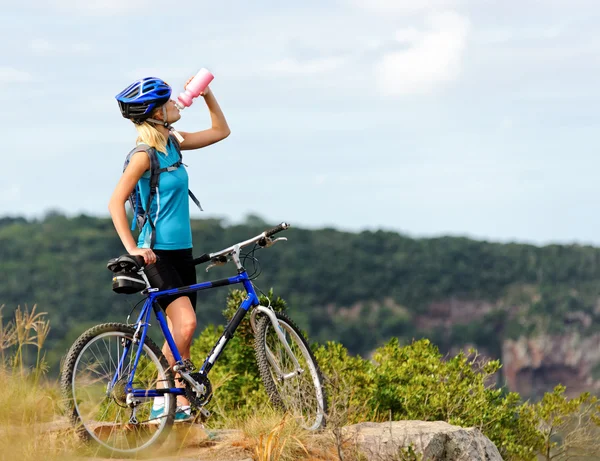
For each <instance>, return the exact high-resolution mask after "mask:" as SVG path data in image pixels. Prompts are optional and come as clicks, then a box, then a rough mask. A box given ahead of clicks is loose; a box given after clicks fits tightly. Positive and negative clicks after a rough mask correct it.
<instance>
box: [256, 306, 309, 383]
mask: <svg viewBox="0 0 600 461" xmlns="http://www.w3.org/2000/svg"><path fill="white" fill-rule="evenodd" d="M259 312H260V313H262V314H265V315H266V316H267V317H268V318H269V320H270V321H271V323H272V324H273V329H274V330H275V333H276V334H277V337H278V338H279V341H281V343H282V344H283V347H284V348H285V351H286V352H287V354H288V355H289V357H290V358H291V359H292V362H293V363H294V366H295V367H296V368H295V370H294V371H292V372H291V373H287V374H284V373H283V371H282V370H281V368H280V367H279V365H278V364H277V361H276V360H275V357H274V356H273V353H272V352H271V350H270V349H269V347H268V346H267V345H266V344H265V350H266V352H267V360H268V361H269V363H270V364H271V366H272V367H273V368H274V369H275V372H276V373H277V376H279V379H281V381H285V380H286V379H289V378H293V377H294V376H297V375H300V374H302V373H304V370H303V369H302V367H301V366H300V363H299V362H298V359H297V358H296V356H295V355H294V353H293V352H292V349H291V348H290V345H289V344H288V342H287V339H286V338H285V334H284V333H283V331H282V329H281V327H280V326H279V320H278V319H277V316H276V315H275V312H274V311H273V309H271V308H268V307H265V306H256V307H255V308H254V310H253V311H252V316H251V317H250V324H251V325H252V331H254V332H255V333H256V315H257V314H258V313H259Z"/></svg>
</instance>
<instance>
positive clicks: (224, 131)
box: [179, 88, 231, 150]
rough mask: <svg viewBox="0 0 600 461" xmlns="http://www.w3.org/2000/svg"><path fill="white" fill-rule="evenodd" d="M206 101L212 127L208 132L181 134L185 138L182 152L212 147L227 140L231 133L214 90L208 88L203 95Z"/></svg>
mask: <svg viewBox="0 0 600 461" xmlns="http://www.w3.org/2000/svg"><path fill="white" fill-rule="evenodd" d="M203 96H204V101H205V102H206V105H207V106H208V110H209V112H210V120H211V122H212V127H211V128H209V129H208V130H203V131H196V132H194V133H185V132H181V131H180V132H179V134H181V136H183V142H182V143H181V150H190V149H199V148H201V147H206V146H210V145H211V144H214V143H216V142H219V141H221V140H223V139H225V138H226V137H227V136H229V134H230V133H231V130H230V129H229V125H227V120H225V115H223V111H222V110H221V107H219V103H218V102H217V99H216V98H215V96H214V94H213V92H212V90H211V89H210V88H207V89H206V91H205V92H204V93H203Z"/></svg>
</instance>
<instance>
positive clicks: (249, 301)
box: [111, 269, 259, 398]
mask: <svg viewBox="0 0 600 461" xmlns="http://www.w3.org/2000/svg"><path fill="white" fill-rule="evenodd" d="M239 283H241V284H242V285H243V286H244V289H245V290H246V293H247V295H248V296H247V297H246V299H244V301H242V303H241V304H240V306H239V308H238V310H237V311H236V313H235V315H234V316H233V318H232V319H231V320H230V321H229V323H228V324H227V326H226V327H225V331H224V332H223V335H222V336H221V337H220V338H219V340H218V341H217V343H216V344H215V345H214V346H213V348H212V351H211V353H210V354H209V355H208V357H207V358H206V360H205V361H204V364H203V365H202V367H201V368H200V373H203V374H205V375H207V374H208V372H209V371H210V370H211V368H212V366H213V365H214V363H215V362H216V361H217V359H218V358H219V356H220V355H221V352H222V351H223V349H224V348H225V345H226V344H227V343H228V342H229V340H230V339H231V338H232V337H233V334H234V332H235V330H236V329H237V327H238V326H239V324H240V322H241V321H242V319H243V318H244V316H245V315H246V313H247V312H248V310H249V309H250V308H251V307H253V306H258V304H259V301H258V296H257V294H256V291H255V290H254V286H253V285H252V282H251V281H250V278H249V277H248V273H247V272H246V270H245V269H244V270H241V271H240V272H239V274H238V275H236V276H234V277H229V278H226V279H221V280H215V281H209V282H202V283H197V284H194V285H189V286H184V287H180V288H173V289H170V290H164V291H158V290H157V289H149V290H148V298H147V299H146V301H145V302H144V306H143V307H142V311H141V312H140V315H139V317H138V319H137V321H136V325H137V329H136V331H135V334H134V336H133V342H134V343H137V344H139V345H140V347H138V350H137V353H136V357H135V360H134V362H133V365H132V368H131V374H130V377H129V380H128V382H127V385H126V388H125V390H126V392H127V393H128V394H130V395H131V396H132V397H138V398H139V397H146V398H147V397H159V396H163V395H164V394H175V395H184V394H185V391H184V389H183V388H178V387H175V388H162V389H134V388H133V377H134V376H135V371H136V369H137V365H138V362H139V359H140V356H141V353H142V349H143V344H144V341H145V340H146V335H147V333H148V327H149V325H150V316H151V313H152V310H154V313H155V315H156V319H157V320H158V324H159V325H160V329H161V330H162V333H163V335H164V337H165V339H166V341H167V344H168V345H169V348H170V349H171V352H172V354H173V357H174V358H175V363H176V364H182V363H183V361H182V357H181V354H180V353H179V350H178V349H177V345H176V344H175V341H174V339H173V336H172V335H171V332H170V331H169V327H168V324H167V320H166V317H165V314H164V313H163V311H162V309H161V308H160V306H159V305H158V303H156V302H155V301H156V299H157V298H160V297H162V296H168V295H174V294H180V293H191V292H195V291H202V290H208V289H211V288H217V287H223V286H227V285H235V284H239ZM129 347H131V341H130V342H129V344H127V345H124V348H123V354H122V356H121V358H120V359H119V365H118V366H117V370H116V372H115V376H114V378H113V380H112V383H111V388H112V387H113V386H114V385H115V384H116V382H117V381H118V379H119V377H120V375H121V372H122V370H121V368H122V366H123V363H124V361H125V359H126V357H127V355H128V354H129Z"/></svg>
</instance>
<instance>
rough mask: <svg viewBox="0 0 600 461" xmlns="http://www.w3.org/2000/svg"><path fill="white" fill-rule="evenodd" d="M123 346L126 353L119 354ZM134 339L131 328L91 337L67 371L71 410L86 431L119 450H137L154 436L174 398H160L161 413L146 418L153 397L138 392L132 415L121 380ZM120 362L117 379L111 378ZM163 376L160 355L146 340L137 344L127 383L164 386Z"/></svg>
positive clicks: (162, 426)
mask: <svg viewBox="0 0 600 461" xmlns="http://www.w3.org/2000/svg"><path fill="white" fill-rule="evenodd" d="M125 348H128V349H127V353H126V354H125ZM137 351H138V345H136V344H133V342H132V334H131V333H126V332H123V331H109V332H106V333H101V334H99V335H97V336H95V337H93V338H91V339H90V340H89V341H88V342H87V343H86V344H85V346H84V347H83V348H82V350H81V352H80V353H79V355H78V356H77V360H76V361H75V365H74V367H73V375H72V381H71V385H72V396H73V404H74V407H75V411H76V413H77V415H78V417H79V422H80V424H81V426H82V429H84V430H85V432H86V433H87V437H88V438H91V439H93V440H94V441H95V442H96V443H98V444H99V445H100V446H101V447H102V448H103V449H105V450H108V451H111V452H117V453H121V454H124V455H128V454H133V453H137V452H140V451H142V450H144V449H146V448H147V447H149V446H150V445H152V444H153V443H154V442H156V441H157V439H158V438H159V437H160V435H161V433H162V432H163V430H164V429H165V427H166V425H167V423H168V417H167V415H169V414H170V413H171V412H172V411H173V409H172V408H171V407H172V406H173V405H174V399H173V398H170V396H166V397H165V398H164V399H163V403H164V412H163V414H162V417H160V418H157V419H151V418H150V413H151V410H152V406H153V404H154V398H153V397H150V398H139V399H138V400H139V401H140V404H139V405H137V406H136V413H135V417H136V418H137V421H138V423H137V424H134V423H132V422H131V416H132V414H133V412H132V409H131V408H129V407H128V405H127V402H126V392H125V385H126V383H127V381H128V380H129V377H130V375H131V368H132V365H133V362H134V360H135V356H136V353H137ZM119 363H121V366H120V370H121V372H120V373H119V375H118V380H117V381H116V383H114V385H113V384H112V383H113V379H114V377H115V375H116V371H117V367H118V366H119ZM168 386H169V378H168V377H167V374H166V370H165V369H164V367H163V365H162V364H161V362H160V358H159V357H158V356H157V354H156V353H155V352H154V351H152V349H151V348H150V347H149V346H148V345H147V344H144V345H143V350H142V353H141V355H140V360H139V362H138V365H137V369H136V372H135V379H134V381H133V387H134V388H137V389H155V388H157V387H168Z"/></svg>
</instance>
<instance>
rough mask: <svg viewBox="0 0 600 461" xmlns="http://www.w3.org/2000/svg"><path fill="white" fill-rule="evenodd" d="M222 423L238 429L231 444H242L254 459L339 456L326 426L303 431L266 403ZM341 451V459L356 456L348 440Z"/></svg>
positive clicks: (333, 459)
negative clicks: (236, 436)
mask: <svg viewBox="0 0 600 461" xmlns="http://www.w3.org/2000/svg"><path fill="white" fill-rule="evenodd" d="M226 425H227V426H228V427H232V428H236V429H238V430H240V435H239V438H238V439H237V440H235V441H233V442H231V445H232V446H234V447H239V448H243V449H244V450H245V451H246V452H247V453H248V455H249V456H251V457H252V459H253V460H255V461H299V460H306V461H339V460H340V457H339V454H338V452H339V451H338V447H337V443H336V438H335V436H334V435H333V432H332V431H331V430H330V429H325V430H323V431H320V432H309V431H306V430H304V429H302V428H301V427H300V426H299V425H298V423H297V422H296V421H294V419H293V418H292V417H291V416H290V415H287V414H286V415H281V413H279V412H277V411H275V410H273V409H272V408H270V407H265V408H263V409H261V410H260V411H257V412H256V413H255V414H253V415H252V416H250V417H247V418H243V419H236V418H235V415H232V416H230V417H229V418H228V419H227V421H226ZM343 451H344V452H345V453H346V456H345V457H344V460H348V461H356V460H357V459H359V458H357V456H356V455H354V451H355V450H354V449H353V446H352V444H351V443H350V442H349V443H347V444H346V446H345V447H343Z"/></svg>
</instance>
